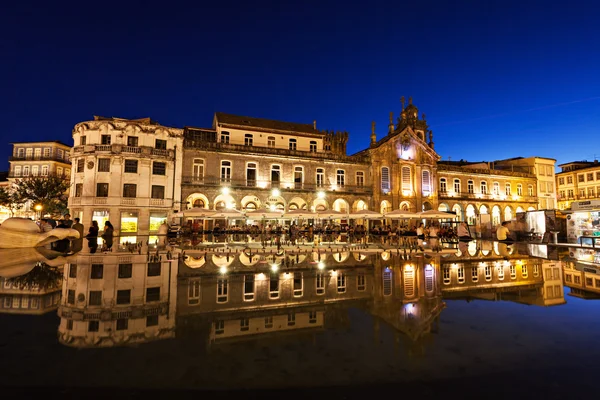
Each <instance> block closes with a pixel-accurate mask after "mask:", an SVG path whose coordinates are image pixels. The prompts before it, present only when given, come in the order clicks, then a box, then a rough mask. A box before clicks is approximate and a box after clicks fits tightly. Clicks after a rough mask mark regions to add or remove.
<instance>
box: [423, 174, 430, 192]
mask: <svg viewBox="0 0 600 400" xmlns="http://www.w3.org/2000/svg"><path fill="white" fill-rule="evenodd" d="M421 184H422V186H423V192H427V193H430V192H431V175H429V171H423V173H422V182H421Z"/></svg>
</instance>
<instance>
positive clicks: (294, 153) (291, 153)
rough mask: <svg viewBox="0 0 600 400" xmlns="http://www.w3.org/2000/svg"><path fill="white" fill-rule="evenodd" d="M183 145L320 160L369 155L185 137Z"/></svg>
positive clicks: (357, 160) (362, 158) (364, 158)
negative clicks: (218, 141) (208, 140)
mask: <svg viewBox="0 0 600 400" xmlns="http://www.w3.org/2000/svg"><path fill="white" fill-rule="evenodd" d="M183 146H184V148H186V149H199V150H212V151H216V152H227V151H228V152H233V153H242V154H247V153H260V154H269V155H274V156H284V157H299V158H315V159H320V160H334V161H340V162H352V163H368V162H369V157H368V156H366V155H353V156H348V155H345V154H333V153H329V152H313V151H305V150H289V149H281V148H276V147H261V146H245V145H243V144H231V143H217V142H207V141H202V140H192V139H185V140H184V142H183Z"/></svg>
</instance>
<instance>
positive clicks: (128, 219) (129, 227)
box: [121, 211, 138, 233]
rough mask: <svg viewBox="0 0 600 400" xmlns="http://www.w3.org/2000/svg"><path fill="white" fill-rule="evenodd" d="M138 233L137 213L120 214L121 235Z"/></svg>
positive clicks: (126, 212) (125, 212)
mask: <svg viewBox="0 0 600 400" xmlns="http://www.w3.org/2000/svg"><path fill="white" fill-rule="evenodd" d="M137 231H138V213H137V212H129V211H124V212H122V213H121V233H135V232H137Z"/></svg>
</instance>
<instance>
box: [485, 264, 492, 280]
mask: <svg viewBox="0 0 600 400" xmlns="http://www.w3.org/2000/svg"><path fill="white" fill-rule="evenodd" d="M484 272H485V280H486V281H488V282H489V281H491V280H492V267H491V266H489V265H486V266H485V268H484Z"/></svg>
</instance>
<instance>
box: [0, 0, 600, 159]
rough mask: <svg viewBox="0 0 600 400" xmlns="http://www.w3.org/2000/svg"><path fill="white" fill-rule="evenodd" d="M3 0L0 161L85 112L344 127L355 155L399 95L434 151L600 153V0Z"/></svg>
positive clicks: (64, 130)
mask: <svg viewBox="0 0 600 400" xmlns="http://www.w3.org/2000/svg"><path fill="white" fill-rule="evenodd" d="M11 3H12V4H10V5H8V8H6V7H7V5H3V7H4V9H3V11H2V15H3V17H2V19H1V21H2V23H1V24H0V33H1V34H2V36H1V39H0V43H1V44H2V46H1V48H2V62H0V72H1V76H2V81H3V82H2V85H0V87H1V88H2V96H1V100H0V101H1V102H2V104H1V107H0V119H1V121H2V128H3V133H2V137H3V139H4V143H5V145H4V146H0V148H1V152H0V160H2V161H0V162H1V164H0V170H5V169H8V161H7V158H8V156H9V155H10V151H11V146H10V145H8V144H7V143H10V142H13V141H35V140H60V141H63V142H65V143H67V144H72V138H71V130H72V128H73V126H74V124H76V123H77V122H80V121H85V120H89V119H92V118H93V115H102V116H116V117H124V118H140V117H151V118H153V119H155V120H157V121H158V122H160V123H162V124H164V125H168V126H176V127H183V126H185V125H188V126H199V127H210V126H211V124H212V115H213V113H214V112H215V111H223V112H228V113H233V114H239V115H248V116H253V117H261V118H270V119H279V120H284V121H292V122H305V123H312V121H313V120H317V127H318V128H319V129H330V130H346V131H348V132H349V133H350V140H349V144H348V153H354V152H356V151H358V150H361V149H363V148H365V147H367V146H368V144H369V134H370V129H371V121H373V120H374V121H376V123H377V129H376V130H377V134H378V137H379V138H381V137H382V136H384V135H385V134H386V127H387V124H388V115H389V112H390V111H393V112H394V115H395V117H394V119H395V118H396V117H397V116H398V114H399V112H400V111H401V105H400V97H401V96H405V97H406V98H407V99H408V97H409V96H412V98H413V102H414V104H415V105H416V106H417V107H418V108H419V112H420V113H421V112H424V113H425V114H426V115H427V120H428V122H429V124H430V125H431V128H432V130H433V132H434V141H435V148H436V150H437V152H438V153H439V154H440V155H441V156H442V158H443V159H444V160H447V159H449V158H451V159H452V160H459V159H465V160H469V161H480V160H494V159H500V158H508V157H517V156H541V157H550V158H555V159H557V160H558V161H557V164H560V163H565V162H569V161H574V160H582V159H587V160H593V159H594V158H600V146H598V143H599V142H600V141H598V139H597V137H598V133H599V131H598V127H599V126H600V79H599V70H600V69H599V68H598V63H599V61H600V51H599V50H600V49H599V47H600V45H599V43H600V24H598V21H597V19H598V17H599V15H600V5H597V3H598V2H596V1H592V0H590V1H569V2H555V1H552V0H549V1H548V0H546V1H525V0H523V1H506V0H505V1H490V0H486V1H481V0H477V1H456V2H455V1H421V0H419V1H416V0H414V1H408V2H402V1H394V2H392V1H390V2H389V4H388V2H378V1H370V2H329V1H323V0H320V1H302V2H287V1H239V2H230V1H211V2H207V1H200V2H197V3H196V4H199V5H196V6H187V4H185V3H178V2H177V1H171V2H160V3H158V2H152V1H147V2H131V1H125V0H123V1H120V2H110V1H103V2H75V3H73V4H70V5H68V6H66V5H64V4H66V3H64V2H63V3H61V4H63V5H56V4H53V2H44V3H41V2H40V3H39V4H34V3H35V2H29V3H27V5H24V4H25V3H26V2H11ZM17 3H19V4H17ZM21 3H23V4H21ZM59 3H60V2H59ZM190 3H192V2H190ZM354 3H357V4H356V5H353V4H354ZM403 3H405V4H403ZM594 137H595V139H594Z"/></svg>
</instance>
